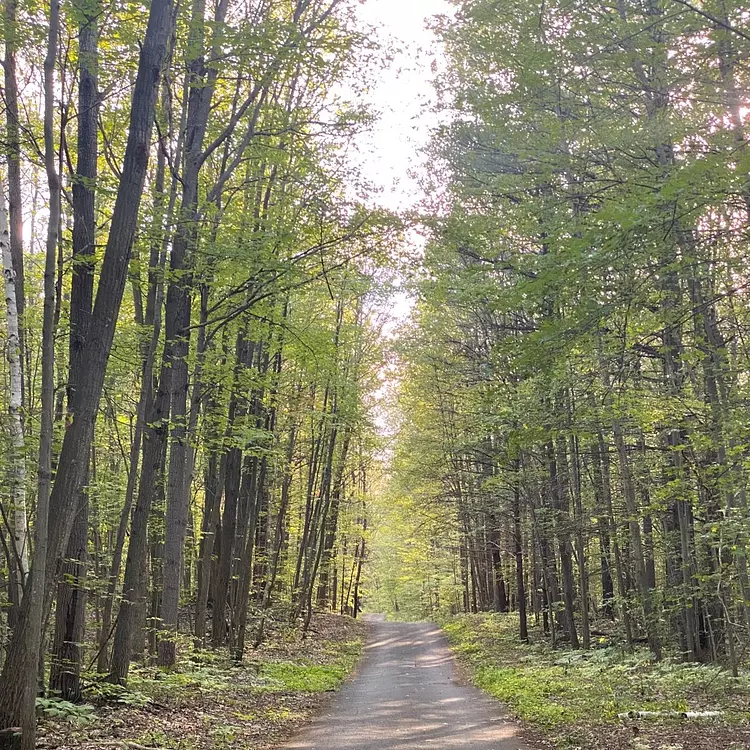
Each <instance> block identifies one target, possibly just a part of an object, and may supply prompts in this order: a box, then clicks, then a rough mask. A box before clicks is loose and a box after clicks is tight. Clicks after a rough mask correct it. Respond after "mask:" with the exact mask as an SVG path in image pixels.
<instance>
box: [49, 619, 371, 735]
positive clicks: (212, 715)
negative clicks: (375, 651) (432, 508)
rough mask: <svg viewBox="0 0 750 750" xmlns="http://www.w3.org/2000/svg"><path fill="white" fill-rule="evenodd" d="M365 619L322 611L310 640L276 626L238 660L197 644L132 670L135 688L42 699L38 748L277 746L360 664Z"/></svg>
mask: <svg viewBox="0 0 750 750" xmlns="http://www.w3.org/2000/svg"><path fill="white" fill-rule="evenodd" d="M366 627H367V626H366V625H365V624H364V623H362V622H359V621H356V620H352V619H351V618H348V617H339V616H336V615H325V614H320V615H317V616H316V617H315V618H314V620H313V623H312V626H311V632H310V635H309V637H308V638H307V639H305V640H302V638H301V637H300V633H299V631H298V630H296V629H292V628H289V627H284V628H281V627H275V628H270V629H269V631H268V637H267V639H266V642H265V643H264V644H263V645H262V646H261V647H260V648H258V649H257V650H255V651H250V652H249V653H248V654H247V655H246V659H245V662H244V663H242V664H236V663H234V662H231V661H230V660H229V659H228V658H227V657H226V655H219V654H216V653H215V652H210V651H201V652H193V653H192V654H191V655H190V656H189V657H188V658H186V659H184V660H183V661H182V662H181V664H180V671H171V672H165V671H161V670H158V669H156V668H155V667H136V668H134V669H131V673H130V679H129V681H128V689H127V690H124V689H122V688H116V687H114V686H112V685H108V684H105V683H102V682H98V681H96V679H95V678H94V676H92V679H91V680H88V681H87V688H86V693H85V700H86V701H87V704H85V705H83V706H72V705H70V704H68V705H67V706H65V705H61V704H60V703H59V702H49V703H46V702H41V706H40V709H41V710H44V708H46V709H47V711H46V713H47V718H44V719H43V720H42V722H41V726H40V732H39V738H38V742H37V747H38V748H45V749H48V750H52V749H55V750H72V749H73V748H75V749H76V750H94V748H96V749H97V750H101V749H102V748H111V749H112V750H117V749H118V748H122V749H123V750H141V748H148V749H149V750H150V749H151V748H165V749H166V748H169V749H170V750H208V748H210V749H211V750H223V749H224V748H230V747H231V748H240V747H252V748H254V750H255V749H257V750H263V749H264V748H270V747H273V746H276V745H278V744H280V743H281V742H283V741H284V740H285V739H287V738H288V737H289V736H291V735H292V734H293V733H294V732H295V730H297V729H298V728H299V727H300V726H301V725H302V724H304V723H305V722H306V721H307V720H309V718H310V717H311V716H312V715H314V714H315V713H317V711H318V710H319V709H320V708H321V706H322V705H323V704H324V703H325V701H326V700H327V698H328V696H329V695H330V694H331V693H332V692H333V691H335V690H336V689H337V688H338V686H339V685H340V684H341V682H342V681H343V680H344V679H345V678H346V677H347V676H348V675H349V673H350V672H351V671H352V670H353V669H354V666H355V665H356V663H357V661H358V658H359V655H360V652H361V649H362V644H363V642H364V637H365V633H366Z"/></svg>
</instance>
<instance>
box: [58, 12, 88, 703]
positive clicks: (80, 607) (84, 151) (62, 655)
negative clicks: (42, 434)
mask: <svg viewBox="0 0 750 750" xmlns="http://www.w3.org/2000/svg"><path fill="white" fill-rule="evenodd" d="M98 14H99V9H98V7H97V6H96V5H94V6H93V7H91V8H88V7H87V8H85V9H82V10H81V16H82V20H81V25H80V28H79V54H78V71H79V87H78V112H79V116H78V148H77V154H78V165H77V168H76V175H75V179H74V183H73V274H72V275H73V278H72V281H71V291H70V341H69V372H68V388H67V390H68V406H69V408H70V410H71V411H72V412H73V413H76V412H77V411H78V408H79V403H78V399H79V393H78V382H79V380H80V379H81V377H82V372H83V369H84V368H85V367H86V366H87V363H86V362H84V361H83V360H82V359H81V353H82V350H83V344H84V342H85V341H86V337H87V335H88V324H89V320H90V318H91V308H92V305H93V299H94V266H93V258H94V252H95V249H96V218H95V214H94V210H95V204H94V183H95V180H96V174H97V168H96V166H97V165H96V162H97V121H98V111H99V109H98V98H99V94H98V91H97V79H98V52H97V45H98V27H97V22H98ZM84 483H85V482H84ZM88 505H89V499H88V491H87V489H86V488H85V487H83V486H82V487H81V489H80V490H79V492H78V508H77V513H76V519H75V522H74V525H73V531H72V533H71V535H70V539H69V540H68V547H67V551H66V554H65V556H66V560H65V564H64V566H63V577H62V580H61V581H60V585H59V587H58V593H57V607H56V609H55V639H54V647H53V651H52V668H51V672H50V689H51V690H53V691H54V692H57V693H59V694H60V696H61V697H62V698H64V699H65V700H70V701H78V700H79V699H80V696H81V686H80V670H81V659H82V646H81V644H82V643H83V641H84V631H85V627H86V564H87V558H88V511H89V508H88Z"/></svg>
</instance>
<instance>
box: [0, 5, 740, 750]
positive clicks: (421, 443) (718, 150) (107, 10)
mask: <svg viewBox="0 0 750 750" xmlns="http://www.w3.org/2000/svg"><path fill="white" fill-rule="evenodd" d="M378 1H379V0H368V2H369V3H377V2H378ZM358 5H359V3H358V2H355V0H210V1H209V2H207V1H206V0H191V2H189V3H179V2H176V0H149V1H148V2H136V1H135V0H128V2H106V0H63V2H60V0H50V2H46V3H42V4H38V3H35V2H31V0H3V3H2V14H3V23H2V30H3V50H2V67H3V76H4V78H3V82H2V87H1V90H2V97H0V100H1V102H2V113H1V114H0V145H1V146H2V159H1V160H0V252H1V254H2V268H3V282H4V292H5V294H4V301H5V302H4V305H3V306H2V307H3V313H2V315H0V318H1V321H2V322H1V329H2V332H1V333H0V338H2V346H3V354H4V356H3V358H2V362H1V363H0V412H2V419H0V423H1V425H0V477H2V479H1V480H0V664H2V672H1V674H0V748H3V749H5V748H13V749H14V750H16V749H17V748H20V749H21V750H31V749H32V748H34V747H35V746H36V743H37V730H38V724H39V721H40V716H41V718H43V716H42V714H44V712H45V711H46V713H47V715H53V716H56V715H59V713H60V711H62V710H63V709H61V708H60V702H63V703H64V705H65V706H66V707H68V706H70V707H72V708H65V709H64V710H65V711H71V712H73V713H74V712H75V710H76V709H75V706H76V705H80V704H86V702H87V701H91V700H92V697H91V696H92V691H97V690H98V691H99V693H98V695H99V696H100V697H101V696H103V695H104V692H106V690H111V691H116V690H121V691H124V692H119V693H115V692H111V693H107V695H109V696H112V695H117V696H119V697H120V699H122V698H123V696H130V697H129V698H128V700H131V701H132V700H133V697H132V696H133V695H136V694H135V693H133V692H126V691H128V690H129V689H130V688H132V685H133V684H135V683H137V684H141V682H142V681H143V679H144V674H146V670H147V669H151V668H153V669H155V670H157V671H156V672H149V674H153V675H157V677H158V676H159V675H173V674H179V673H181V670H187V664H188V662H190V663H193V662H191V661H190V660H193V661H195V660H198V661H200V660H203V662H202V663H210V659H213V658H219V656H218V655H221V658H226V660H227V661H226V662H222V664H224V663H226V665H234V666H226V670H232V669H236V670H239V669H240V667H239V666H237V665H241V664H243V663H247V662H251V663H252V664H254V663H255V662H254V660H255V659H257V658H259V657H257V656H256V655H257V654H262V653H265V652H264V651H263V648H264V647H268V648H275V647H276V646H277V645H278V638H279V637H280V636H279V632H280V630H279V629H280V628H286V629H287V630H288V632H293V633H295V634H296V635H294V637H295V638H299V639H301V640H300V643H302V642H304V641H305V639H309V640H312V641H315V640H316V639H317V640H320V639H321V638H322V636H321V629H320V628H321V627H323V629H324V630H325V628H326V627H329V626H328V625H325V626H320V627H318V626H317V625H316V618H319V617H320V618H327V617H329V616H330V614H331V613H333V614H336V615H338V616H339V617H340V618H341V621H342V622H343V621H344V620H345V619H347V618H356V617H357V615H358V614H359V613H360V611H361V610H362V609H363V608H366V609H367V610H368V611H370V612H387V613H389V615H390V616H392V617H394V618H396V619H406V620H410V619H411V620H414V619H426V620H437V621H439V622H441V623H449V624H447V625H446V629H447V630H448V632H449V635H450V633H451V627H453V628H454V629H456V628H459V627H462V626H459V625H455V624H454V625H451V624H450V622H451V621H452V620H451V618H456V617H457V616H462V615H472V614H474V615H477V614H478V613H483V612H491V613H500V614H507V618H506V619H504V620H502V622H503V623H512V625H513V628H514V631H515V632H514V636H513V637H514V639H515V641H516V642H518V643H520V644H532V643H545V644H547V645H548V646H549V647H550V648H551V649H553V650H555V651H561V652H562V651H564V652H568V651H572V650H577V651H581V652H588V651H590V650H592V649H597V648H599V647H601V646H603V645H605V646H608V645H612V644H615V645H617V646H618V647H619V648H622V649H624V651H625V652H629V653H631V654H632V653H636V652H638V653H640V652H645V653H646V654H647V659H648V660H649V662H650V663H653V664H658V663H666V662H670V663H671V662H674V663H690V664H696V665H704V666H705V667H706V668H707V669H714V668H717V669H719V670H721V672H722V674H727V675H730V676H731V677H733V678H734V679H736V680H742V679H744V676H745V675H746V673H747V672H746V669H747V662H748V658H750V655H749V654H747V646H748V643H750V572H749V571H748V560H747V551H748V545H749V544H750V501H749V499H748V492H747V484H748V478H749V476H750V410H749V408H748V406H749V404H748V399H750V391H749V389H750V379H749V378H748V373H750V348H748V347H750V341H748V337H749V336H750V334H749V333H748V325H749V324H750V296H749V290H748V286H749V282H748V279H747V275H748V272H747V265H748V254H749V253H750V250H749V249H748V248H749V247H750V246H749V245H748V229H749V228H750V153H749V152H748V148H747V146H748V137H749V136H750V132H748V130H749V129H750V122H749V119H750V103H748V102H749V99H748V96H747V94H746V89H747V85H748V81H750V78H749V77H748V59H750V32H748V28H750V25H749V22H750V8H748V7H745V6H743V5H742V4H741V3H734V2H732V0H696V1H695V2H689V1H688V0H617V2H605V3H600V2H594V1H593V0H541V1H540V2H528V1H527V0H523V1H521V0H504V2H502V3H499V2H497V1H496V0H453V1H452V2H448V3H445V4H444V5H442V6H441V8H442V10H443V11H444V12H438V11H440V9H441V8H438V7H437V6H436V8H437V10H435V9H433V8H431V7H430V8H426V19H425V23H426V24H427V26H428V27H429V29H430V32H431V34H432V35H433V37H434V40H435V44H436V45H437V50H438V52H436V53H434V54H435V55H436V57H435V59H433V60H432V65H431V71H430V81H429V82H428V83H426V84H425V85H427V86H429V87H430V88H431V91H432V103H431V104H429V105H425V107H424V112H423V118H424V120H425V122H426V123H427V124H426V125H425V127H427V128H428V129H429V131H430V137H429V142H428V144H427V145H426V147H425V148H424V152H423V153H421V154H415V158H416V159H421V161H420V162H419V163H420V164H421V165H422V166H420V167H419V168H418V170H417V171H418V180H419V184H420V188H419V189H420V191H421V193H420V196H418V197H417V200H416V201H415V205H414V207H410V208H404V210H401V211H396V210H392V209H390V208H386V207H385V204H384V203H383V202H382V201H380V200H379V198H378V195H377V193H378V191H377V189H376V188H375V187H374V186H373V185H372V184H371V182H370V181H369V180H368V177H367V174H366V173H365V171H363V170H361V169H360V168H358V166H357V159H356V156H355V155H356V153H357V151H358V148H359V144H360V139H361V138H362V137H363V134H366V133H367V132H368V131H369V130H370V129H371V128H372V127H373V126H374V124H375V123H376V121H377V118H378V112H377V109H378V106H377V104H376V103H374V102H373V101H372V87H373V86H374V85H375V84H376V82H377V79H378V76H379V75H380V71H382V70H383V68H385V67H387V66H388V65H389V64H392V63H393V59H394V58H393V52H392V50H391V49H390V48H389V46H388V43H387V42H383V41H382V39H381V38H380V37H378V36H377V35H376V34H375V32H374V31H373V29H371V28H370V27H368V25H367V24H366V23H363V21H362V20H361V19H360V18H359V16H358V10H357V6H358ZM427 10H435V14H430V13H427ZM414 54H415V55H416V54H417V52H414ZM407 168H408V166H407V165H404V169H405V170H406V169H407ZM399 296H400V298H401V299H402V301H403V298H406V300H407V304H406V305H405V307H406V308H407V309H406V312H403V311H401V312H394V308H395V307H397V305H396V302H395V300H397V299H398V298H399ZM402 307H404V305H402ZM320 622H322V623H330V622H333V620H326V619H322V620H321V621H320ZM337 622H338V621H337ZM455 622H468V621H463V620H455ZM471 622H480V623H485V624H484V625H481V624H480V625H479V626H477V627H485V626H486V623H487V622H494V620H492V621H486V622H485V621H471ZM330 627H334V626H330ZM335 627H339V626H338V625H336V626H335ZM344 627H345V628H346V627H349V626H348V625H346V626H344ZM503 627H504V626H503ZM334 629H335V628H334ZM287 630H283V632H287ZM352 632H354V631H352ZM357 632H358V633H359V632H360V631H357ZM454 635H455V634H454ZM289 637H292V636H289ZM349 637H350V633H349V631H348V630H346V632H345V633H344V634H343V635H341V639H342V643H344V642H345V641H346V639H347V638H349ZM351 637H353V636H351ZM342 648H343V649H344V651H345V652H346V654H347V655H346V658H345V662H346V664H347V665H348V666H347V669H349V668H351V666H352V664H350V660H349V651H347V650H346V649H347V648H348V646H346V647H344V646H342ZM639 650H640V651H639ZM324 652H325V647H323V648H322V651H321V654H323V653H324ZM342 653H343V652H342ZM329 656H330V654H329ZM320 658H321V659H324V658H327V657H325V656H323V655H321V656H320ZM337 658H338V657H337ZM342 658H343V657H342ZM258 663H260V662H258ZM326 663H327V662H326ZM341 663H344V662H341ZM336 664H337V665H338V664H339V663H338V662H336ZM277 666H278V665H277ZM312 666H316V665H312ZM318 666H319V665H318ZM257 668H258V669H260V670H261V672H262V670H263V669H265V667H262V666H260V667H257ZM335 669H336V670H339V671H341V670H343V671H341V675H342V679H343V675H344V672H345V671H346V670H344V669H343V667H341V668H339V666H335ZM232 674H239V672H236V673H235V672H232ZM336 674H337V675H338V674H339V672H338V671H337V672H336ZM711 674H714V672H711ZM134 677H135V679H134ZM158 679H162V678H161V677H158ZM306 679H307V678H306ZM336 679H339V678H338V677H337V678H336ZM737 684H739V683H737ZM105 685H106V686H111V687H110V688H106V689H105V688H104V687H103V686H105ZM325 685H326V686H325V687H321V688H320V689H321V690H328V689H329V687H327V685H328V683H327V682H326V683H325ZM55 702H57V703H55ZM55 706H57V707H56V708H55ZM274 710H276V709H274ZM40 711H41V714H40ZM227 741H229V740H227ZM130 746H134V747H142V746H143V745H142V744H138V743H135V744H133V745H130ZM148 746H149V747H152V746H153V747H156V746H157V745H155V744H151V743H149V745H148ZM165 746H170V747H171V746H172V745H165ZM204 746H206V747H220V745H218V744H216V743H215V742H214V744H211V745H201V747H204ZM248 746H250V745H248ZM181 747H182V746H181ZM191 747H192V746H191ZM221 747H223V745H221Z"/></svg>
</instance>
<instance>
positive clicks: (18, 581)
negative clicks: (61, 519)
mask: <svg viewBox="0 0 750 750" xmlns="http://www.w3.org/2000/svg"><path fill="white" fill-rule="evenodd" d="M3 187H4V186H3V183H2V180H1V179H0V250H1V251H2V262H3V277H4V282H5V310H6V329H7V335H8V344H7V349H8V355H7V356H8V370H9V374H10V396H9V398H8V416H9V428H10V430H9V431H10V437H11V446H12V450H13V453H12V456H11V468H10V497H11V503H12V509H13V533H12V537H11V546H12V551H13V556H14V557H13V559H12V561H11V562H12V563H15V581H13V580H12V579H11V585H15V586H16V590H17V595H16V597H17V598H16V604H17V605H20V603H21V601H22V600H23V588H24V584H25V581H26V574H27V573H28V570H29V530H28V524H27V520H26V441H25V438H24V429H23V417H22V410H23V370H22V367H21V346H20V333H19V316H18V307H17V304H16V290H17V287H16V275H15V268H14V264H13V254H12V252H11V243H10V234H9V231H8V216H7V212H6V209H5V191H4V189H3Z"/></svg>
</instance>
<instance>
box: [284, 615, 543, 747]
mask: <svg viewBox="0 0 750 750" xmlns="http://www.w3.org/2000/svg"><path fill="white" fill-rule="evenodd" d="M371 626H372V629H371V633H370V639H369V643H368V645H367V647H366V649H365V654H366V655H365V658H364V661H363V663H362V664H361V666H360V669H359V671H358V673H357V675H356V676H355V677H354V679H353V680H352V681H351V682H349V683H347V684H346V685H345V686H344V687H343V688H342V689H341V691H340V692H339V693H338V695H337V696H336V698H335V699H334V701H333V702H332V703H331V705H330V706H329V707H328V710H327V711H325V713H324V714H323V715H322V716H320V717H319V718H318V719H317V720H316V721H315V723H314V724H312V725H311V726H310V727H309V728H308V729H307V730H305V731H304V732H303V733H302V734H300V735H299V736H298V737H297V738H296V739H295V740H293V741H292V742H290V743H288V744H286V745H284V747H285V748H287V749H288V750H292V749H294V750H344V749H345V748H346V750H350V749H353V748H356V749H357V750H402V749H403V750H406V749H407V748H409V749H410V750H411V749H415V750H416V749H424V748H430V749H431V750H438V749H439V750H444V749H446V748H458V749H460V750H532V749H531V748H530V746H529V745H526V744H524V743H523V742H522V741H521V740H520V739H519V738H518V726H517V725H516V724H514V723H513V722H512V721H510V720H509V719H508V718H507V717H504V716H503V715H502V714H501V712H500V710H499V707H498V704H497V703H495V702H494V701H493V700H491V699H490V698H487V697H485V696H484V695H482V693H480V692H479V691H478V690H476V689H475V688H472V687H467V686H465V685H461V684H460V683H459V682H458V681H457V679H456V672H455V665H454V662H453V657H452V655H451V653H450V650H449V648H448V644H447V643H446V640H445V638H444V636H443V634H442V632H441V631H440V629H439V628H438V627H436V626H435V625H430V624H426V623H390V622H383V621H382V620H377V619H373V621H372V623H371Z"/></svg>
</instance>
